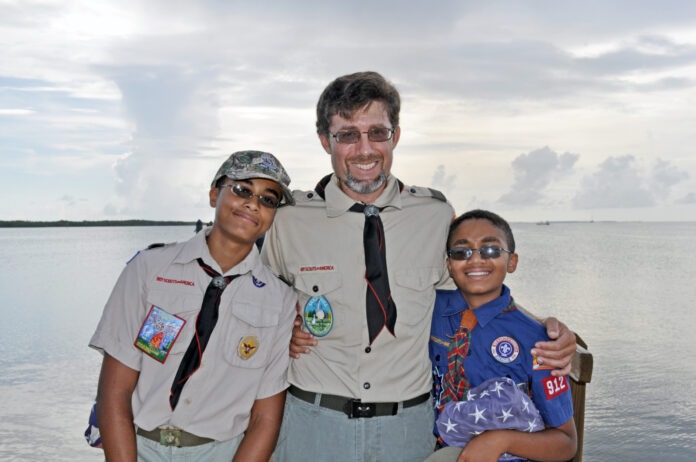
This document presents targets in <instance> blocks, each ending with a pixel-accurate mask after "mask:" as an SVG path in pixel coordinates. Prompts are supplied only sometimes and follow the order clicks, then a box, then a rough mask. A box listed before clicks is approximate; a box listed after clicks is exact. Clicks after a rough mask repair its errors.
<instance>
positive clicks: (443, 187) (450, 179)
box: [430, 165, 457, 193]
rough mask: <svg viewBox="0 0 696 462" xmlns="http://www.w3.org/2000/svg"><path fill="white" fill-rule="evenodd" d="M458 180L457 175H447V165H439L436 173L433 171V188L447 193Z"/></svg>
mask: <svg viewBox="0 0 696 462" xmlns="http://www.w3.org/2000/svg"><path fill="white" fill-rule="evenodd" d="M456 181H457V175H447V172H446V171H445V166H444V165H438V166H437V169H436V170H435V173H433V180H432V181H431V183H430V184H431V185H432V186H433V188H435V189H438V190H440V191H442V192H445V193H446V192H448V191H450V190H451V189H452V188H453V187H454V185H455V182H456Z"/></svg>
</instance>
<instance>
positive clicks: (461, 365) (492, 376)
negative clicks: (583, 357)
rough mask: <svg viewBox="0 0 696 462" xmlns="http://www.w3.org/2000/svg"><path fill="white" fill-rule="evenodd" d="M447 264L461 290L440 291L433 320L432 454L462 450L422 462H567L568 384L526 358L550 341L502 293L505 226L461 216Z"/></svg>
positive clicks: (511, 252)
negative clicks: (437, 448) (537, 344)
mask: <svg viewBox="0 0 696 462" xmlns="http://www.w3.org/2000/svg"><path fill="white" fill-rule="evenodd" d="M447 256H448V259H447V266H448V269H449V272H450V275H451V277H452V279H453V280H454V281H455V283H456V284H457V287H458V290H452V291H438V293H437V299H436V302H435V310H434V313H433V321H432V328H431V337H430V345H429V350H430V351H429V352H430V359H431V360H432V362H433V376H434V395H435V396H434V397H435V407H436V409H435V413H436V416H437V419H436V423H435V434H436V436H437V437H438V442H439V446H447V445H450V446H455V445H456V446H464V449H462V450H461V452H460V451H459V449H454V448H451V449H442V450H440V451H437V452H435V453H434V455H433V456H432V457H431V458H429V459H428V461H430V460H442V461H444V460H455V459H456V460H457V461H458V462H465V461H470V460H476V461H497V460H526V459H533V460H538V461H554V460H559V461H563V460H568V459H570V458H571V457H573V455H574V454H575V451H576V447H577V435H576V429H575V423H574V421H573V418H572V417H573V407H572V400H571V394H570V384H569V383H568V379H567V377H563V376H561V377H555V376H552V375H551V369H552V368H547V367H545V366H544V365H541V364H539V363H538V361H537V360H536V358H534V357H533V356H531V355H530V354H529V353H528V352H529V351H530V350H531V349H532V348H533V346H534V343H535V342H537V341H539V340H542V341H543V340H548V337H547V335H546V332H545V329H544V327H543V326H542V325H541V324H539V323H538V322H537V321H536V320H534V319H532V318H530V317H529V316H528V315H527V314H525V313H524V312H522V310H520V309H518V307H517V305H516V304H515V301H514V300H513V299H512V297H511V295H510V289H509V288H508V287H506V286H505V285H504V284H503V281H504V280H505V276H506V274H507V273H512V272H514V271H515V269H516V267H517V261H518V255H517V254H516V253H515V241H514V238H513V235H512V230H511V229H510V225H509V224H508V223H507V222H506V221H505V220H504V219H503V218H501V217H500V216H498V215H496V214H494V213H492V212H488V211H485V210H472V211H470V212H467V213H465V214H463V215H461V216H460V217H458V218H457V219H456V220H455V221H453V222H452V225H451V226H450V231H449V236H448V239H447ZM521 390H522V391H521ZM524 392H529V395H530V396H531V398H532V401H533V404H532V403H530V402H529V397H528V396H527V395H526V394H525V393H524ZM534 405H536V408H535V407H534ZM537 408H538V413H537V412H536V409H537ZM539 414H540V415H539ZM542 419H543V421H542ZM446 453H448V454H449V455H448V456H446V455H445V454H446ZM452 454H454V455H452Z"/></svg>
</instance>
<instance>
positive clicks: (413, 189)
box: [405, 186, 447, 202]
mask: <svg viewBox="0 0 696 462" xmlns="http://www.w3.org/2000/svg"><path fill="white" fill-rule="evenodd" d="M405 189H406V191H408V193H409V194H411V195H412V196H416V197H432V198H433V199H437V200H439V201H441V202H447V198H446V197H445V195H444V194H442V192H441V191H438V190H437V189H433V188H425V187H423V186H408V187H406V188H405Z"/></svg>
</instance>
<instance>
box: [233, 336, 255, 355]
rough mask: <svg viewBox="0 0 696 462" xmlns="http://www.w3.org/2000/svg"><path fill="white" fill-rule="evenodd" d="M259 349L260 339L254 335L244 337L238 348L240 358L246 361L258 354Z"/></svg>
mask: <svg viewBox="0 0 696 462" xmlns="http://www.w3.org/2000/svg"><path fill="white" fill-rule="evenodd" d="M258 349H259V339H257V338H256V336H254V335H248V336H246V337H242V339H241V340H240V341H239V345H238V346H237V354H238V355H239V357H240V358H242V359H244V360H246V359H249V358H251V357H252V356H254V355H255V354H256V352H257V351H258Z"/></svg>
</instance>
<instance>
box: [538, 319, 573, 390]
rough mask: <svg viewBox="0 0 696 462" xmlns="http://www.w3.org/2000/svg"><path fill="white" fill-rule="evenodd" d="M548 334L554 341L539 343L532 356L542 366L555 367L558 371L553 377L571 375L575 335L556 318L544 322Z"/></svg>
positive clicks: (552, 372)
mask: <svg viewBox="0 0 696 462" xmlns="http://www.w3.org/2000/svg"><path fill="white" fill-rule="evenodd" d="M544 325H545V326H546V333H547V334H548V336H549V338H551V339H552V340H551V341H549V342H537V343H535V344H534V347H535V348H533V349H532V355H534V356H536V357H537V361H538V362H539V363H540V364H545V365H547V366H553V367H555V368H556V369H554V370H553V371H551V375H554V376H561V375H568V373H570V362H571V360H572V359H573V353H575V334H574V333H573V332H572V331H571V330H570V329H568V326H566V325H565V324H563V323H562V322H561V321H559V320H558V319H556V318H554V317H549V318H546V320H544Z"/></svg>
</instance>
